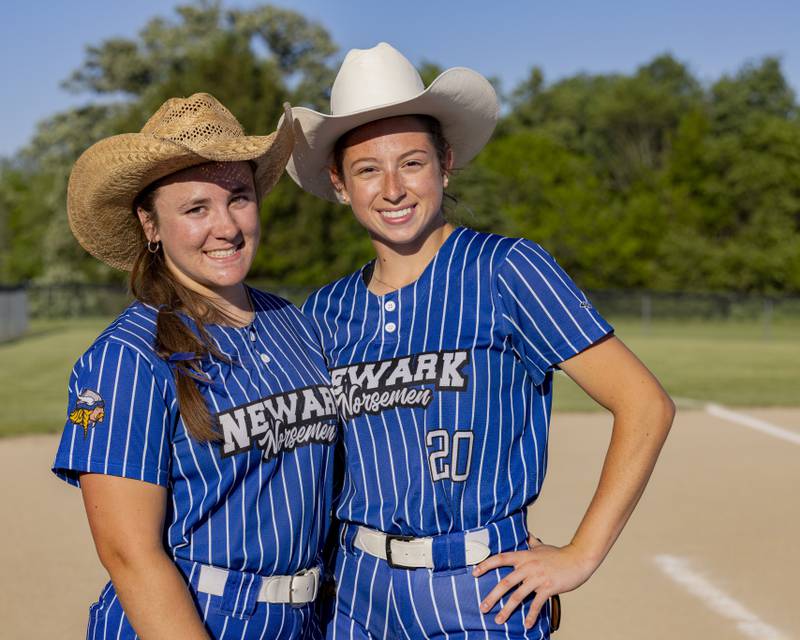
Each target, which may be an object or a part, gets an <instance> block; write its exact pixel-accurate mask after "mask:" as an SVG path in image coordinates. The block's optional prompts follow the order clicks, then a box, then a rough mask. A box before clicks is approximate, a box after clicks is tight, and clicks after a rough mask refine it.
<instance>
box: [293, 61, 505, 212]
mask: <svg viewBox="0 0 800 640" xmlns="http://www.w3.org/2000/svg"><path fill="white" fill-rule="evenodd" d="M498 112H499V105H498V102H497V95H496V93H495V91H494V88H493V87H492V85H491V83H490V82H489V81H488V80H486V78H484V77H483V76H482V75H481V74H479V73H477V72H476V71H473V70H472V69H467V68H465V67H454V68H452V69H448V70H447V71H445V72H443V73H442V74H441V75H439V76H438V77H437V78H436V79H435V80H434V81H433V82H431V84H430V86H428V88H427V89H425V90H424V91H422V92H421V93H419V94H417V95H416V96H414V97H412V98H409V99H408V100H403V101H400V102H394V103H391V104H386V105H381V106H377V107H370V108H368V109H363V110H361V111H354V112H351V113H348V114H345V115H340V116H331V115H326V114H324V113H319V112H318V111H314V110H312V109H307V108H305V107H293V108H292V115H293V117H294V137H295V148H294V151H293V153H292V157H291V158H290V159H289V162H288V164H287V165H286V171H287V172H288V174H289V175H290V176H291V177H292V179H293V180H294V181H295V182H296V183H297V184H298V185H299V186H300V187H301V188H302V189H303V190H305V191H308V192H309V193H312V194H314V195H316V196H319V197H320V198H324V199H325V200H330V201H331V202H339V201H340V200H339V196H338V194H337V192H336V190H335V189H334V188H333V185H332V184H331V181H330V176H329V173H328V169H329V167H330V166H331V157H330V156H331V153H332V151H333V147H334V145H335V144H336V141H337V140H338V139H339V138H340V137H341V136H342V135H344V134H345V133H347V132H348V131H350V130H351V129H355V128H356V127H359V126H361V125H363V124H366V123H368V122H373V121H375V120H381V119H383V118H392V117H395V116H406V115H429V116H431V117H433V118H436V119H437V120H438V121H439V123H440V124H441V127H442V134H443V135H444V137H445V139H446V140H447V142H448V143H449V144H450V147H451V149H452V151H453V167H454V168H456V169H458V168H461V167H463V166H465V165H466V164H467V163H468V162H469V161H470V160H472V158H474V157H475V156H476V155H477V154H478V152H479V151H480V150H481V149H482V148H483V147H484V145H485V144H486V143H487V142H488V141H489V138H490V137H491V135H492V132H493V131H494V128H495V125H496V123H497V116H498ZM281 121H283V119H282V120H281Z"/></svg>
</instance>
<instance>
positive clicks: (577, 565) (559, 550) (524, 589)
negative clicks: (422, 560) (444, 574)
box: [472, 538, 597, 629]
mask: <svg viewBox="0 0 800 640" xmlns="http://www.w3.org/2000/svg"><path fill="white" fill-rule="evenodd" d="M530 546H531V548H530V549H528V550H525V551H508V552H505V553H498V554H496V555H493V556H490V557H489V558H487V559H486V560H484V561H483V562H481V563H480V564H478V565H476V566H475V568H474V569H473V571H472V574H473V575H474V576H475V577H478V576H482V575H483V574H485V573H487V572H488V571H491V570H492V569H497V568H499V567H513V569H514V570H513V571H512V572H511V573H509V574H508V575H507V576H506V577H505V578H503V579H502V580H500V582H498V583H497V585H496V586H495V587H494V588H493V589H492V590H491V591H490V592H489V594H488V595H487V596H486V597H485V598H484V599H483V601H482V602H481V605H480V607H481V611H482V612H483V613H487V612H489V611H491V609H492V608H493V607H494V606H495V605H496V604H497V603H498V602H499V601H500V599H501V598H502V597H503V596H505V595H506V594H507V593H509V592H510V591H512V590H513V592H512V593H511V595H510V596H509V597H508V599H507V600H506V604H505V606H504V607H503V608H502V609H501V610H500V612H499V613H498V614H497V615H496V616H495V619H494V620H495V622H496V623H497V624H503V623H504V622H505V621H506V620H508V618H509V617H510V616H511V614H512V613H513V612H514V611H515V610H516V609H517V607H519V606H520V604H522V602H523V601H524V600H525V598H527V597H528V596H529V595H530V594H532V593H534V594H535V596H534V598H533V602H532V603H531V609H530V611H529V612H528V615H527V616H526V617H525V627H526V628H527V629H530V628H531V627H532V626H533V625H534V624H535V623H536V618H538V617H539V611H540V610H541V608H542V607H543V606H544V603H545V602H547V600H548V599H549V598H550V596H552V595H555V594H557V593H564V592H566V591H572V590H573V589H576V588H578V587H579V586H580V585H582V584H583V583H584V582H586V581H587V580H588V579H589V577H590V576H591V575H592V573H593V572H594V570H595V569H596V568H597V567H596V566H593V563H592V562H587V560H586V558H585V556H584V554H582V553H581V552H580V551H579V550H578V549H577V548H576V547H575V546H573V545H572V544H568V545H566V546H564V547H553V546H551V545H547V544H543V543H542V542H541V541H539V540H537V539H535V538H531V540H530Z"/></svg>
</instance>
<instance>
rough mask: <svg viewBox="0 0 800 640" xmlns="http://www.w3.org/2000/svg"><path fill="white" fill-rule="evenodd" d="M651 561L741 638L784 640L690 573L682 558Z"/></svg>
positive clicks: (751, 614)
mask: <svg viewBox="0 0 800 640" xmlns="http://www.w3.org/2000/svg"><path fill="white" fill-rule="evenodd" d="M653 560H654V562H655V563H656V565H657V566H658V568H659V569H661V571H663V572H664V573H665V574H666V575H667V576H668V577H669V578H671V579H672V580H673V581H674V582H677V583H678V584H679V585H681V586H682V587H683V588H684V589H686V591H688V592H689V593H690V594H692V595H693V596H696V597H697V598H699V599H700V600H702V601H703V603H705V605H706V606H707V607H708V608H709V609H711V610H712V611H714V612H715V613H717V614H719V615H720V616H722V617H723V618H728V619H730V620H733V621H734V622H735V623H736V628H737V629H738V630H739V631H740V632H741V633H742V634H743V635H745V636H747V637H749V638H756V639H757V640H787V637H786V636H785V635H783V633H781V632H780V631H778V629H776V628H775V627H773V626H771V625H769V624H767V623H766V622H764V621H763V620H762V619H761V618H759V617H758V616H757V615H756V614H755V613H753V612H752V611H750V610H749V609H748V608H747V607H745V606H744V605H743V604H742V603H741V602H739V601H738V600H736V599H735V598H733V597H731V596H729V595H728V594H727V593H725V592H724V591H723V590H722V589H720V588H719V587H717V586H716V585H714V584H712V583H711V582H710V581H709V580H708V579H707V578H705V577H704V576H702V575H700V574H699V573H697V572H695V571H693V570H692V569H691V568H690V567H689V561H688V560H687V559H686V558H681V557H679V556H671V555H665V554H662V555H658V556H656V557H655V558H653Z"/></svg>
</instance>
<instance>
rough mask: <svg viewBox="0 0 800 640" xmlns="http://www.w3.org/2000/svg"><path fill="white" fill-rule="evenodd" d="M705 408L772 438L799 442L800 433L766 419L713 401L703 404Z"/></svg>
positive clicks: (714, 414) (717, 415)
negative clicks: (727, 407) (733, 409)
mask: <svg viewBox="0 0 800 640" xmlns="http://www.w3.org/2000/svg"><path fill="white" fill-rule="evenodd" d="M705 410H706V413H708V414H709V415H712V416H714V417H715V418H722V419H723V420H727V421H728V422H735V423H736V424H740V425H742V426H745V427H750V428H751V429H755V430H756V431H760V432H761V433H766V434H767V435H770V436H772V437H774V438H780V439H781V440H785V441H786V442H791V443H792V444H800V433H795V432H794V431H790V430H789V429H784V428H783V427H779V426H777V425H774V424H772V423H771V422H767V421H766V420H760V419H758V418H754V417H753V416H748V415H747V414H744V413H739V412H738V411H732V410H731V409H726V408H725V407H723V406H721V405H718V404H714V403H713V402H712V403H708V404H707V405H706V406H705Z"/></svg>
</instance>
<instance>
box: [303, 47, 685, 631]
mask: <svg viewBox="0 0 800 640" xmlns="http://www.w3.org/2000/svg"><path fill="white" fill-rule="evenodd" d="M497 111H498V105H497V99H496V96H495V93H494V91H493V89H492V87H491V85H490V84H489V83H488V82H487V81H486V80H485V79H484V78H483V77H482V76H480V75H479V74H477V73H475V72H474V71H471V70H469V69H464V68H454V69H449V70H447V71H445V72H444V73H442V74H441V75H440V76H439V77H438V78H436V80H434V81H433V82H432V83H431V85H430V86H429V87H428V88H427V89H426V88H425V87H424V86H423V84H422V81H421V80H420V77H419V75H418V73H417V72H416V70H415V69H414V67H413V66H412V65H411V64H410V62H409V61H408V60H407V59H406V58H404V57H403V56H402V55H401V54H400V53H399V52H397V51H396V50H395V49H393V48H392V47H391V46H389V45H387V44H385V43H381V44H379V45H378V46H376V47H374V48H373V49H368V50H353V51H350V52H349V53H348V54H347V57H346V58H345V60H344V63H343V64H342V67H341V69H340V71H339V73H338V76H337V77H336V81H335V82H334V84H333V89H332V92H331V115H324V114H321V113H317V112H314V111H310V110H308V109H303V108H295V109H293V116H294V130H295V138H296V145H295V150H294V152H293V156H292V158H291V159H290V161H289V164H288V166H287V169H288V171H289V173H290V175H291V176H292V178H293V179H294V180H295V182H297V183H298V184H299V185H300V186H301V187H302V188H303V189H305V190H307V191H309V192H311V193H313V194H316V195H318V196H319V197H321V198H326V199H328V200H333V201H339V202H343V203H347V204H349V205H350V207H351V208H352V210H353V213H354V215H355V216H356V218H357V219H358V221H359V222H360V223H361V225H362V226H363V227H364V229H365V230H366V231H367V233H368V234H369V236H370V239H371V240H372V244H373V246H374V248H375V253H376V258H375V260H374V261H372V262H370V263H369V264H367V265H366V266H364V267H363V268H362V269H360V270H359V271H357V272H356V273H354V274H352V275H350V276H348V277H345V278H342V279H341V280H338V281H336V282H333V283H331V284H329V285H327V286H325V287H323V288H322V289H320V290H319V291H317V292H316V293H314V294H313V295H312V296H311V297H310V298H309V299H308V301H307V302H306V304H305V306H304V311H305V312H306V313H307V314H308V315H309V317H311V318H312V319H313V321H314V322H315V324H316V327H317V329H318V332H319V334H320V336H321V339H322V343H323V348H324V351H325V354H326V356H327V359H328V367H329V368H330V370H331V378H332V385H333V389H334V393H335V395H336V398H337V403H338V406H339V410H340V414H341V415H342V417H343V419H344V422H345V427H344V428H345V436H344V446H345V450H346V460H347V464H346V470H345V478H344V485H343V490H342V492H341V495H340V496H339V498H338V506H337V515H338V518H339V519H340V520H341V521H342V523H343V526H342V529H341V534H340V550H339V553H338V558H337V566H336V587H337V599H336V608H335V612H334V616H333V620H332V622H331V624H330V626H329V627H328V630H327V635H328V637H331V638H351V637H356V638H366V637H387V636H391V637H405V638H421V637H465V636H469V637H472V635H473V634H474V635H475V637H488V636H491V637H495V636H497V637H515V638H521V637H526V638H545V637H548V636H549V634H550V631H551V629H552V627H554V626H555V620H554V618H555V617H556V612H555V611H553V608H554V606H555V604H556V601H555V600H553V599H551V597H552V596H554V595H556V594H559V593H562V592H565V591H570V590H571V589H575V588H576V587H578V586H579V585H580V584H582V583H583V582H584V581H586V580H587V579H588V578H589V576H591V574H592V573H593V572H594V570H595V569H596V568H597V567H598V565H599V564H600V562H601V561H602V560H603V558H604V557H605V555H606V554H607V553H608V550H609V549H610V548H611V545H612V544H613V543H614V541H615V540H616V538H617V536H618V535H619V533H620V531H621V529H622V527H623V525H624V524H625V522H626V521H627V519H628V517H629V516H630V514H631V511H632V510H633V508H634V506H635V504H636V502H637V500H638V498H639V496H640V495H641V493H642V491H643V489H644V486H645V484H646V482H647V480H648V478H649V475H650V472H651V470H652V468H653V465H654V464H655V461H656V457H657V456H658V453H659V451H660V449H661V445H662V443H663V442H664V438H665V437H666V435H667V432H668V429H669V426H670V424H671V421H672V417H673V412H674V408H673V404H672V402H671V401H670V399H669V397H668V396H667V395H666V394H665V393H664V391H663V390H662V388H661V387H660V385H659V384H658V382H657V381H656V379H655V378H654V377H653V376H652V374H651V373H650V372H649V371H648V370H647V369H646V368H645V367H644V366H643V365H642V363H641V362H639V361H638V360H637V359H636V357H635V356H634V355H633V354H632V353H631V352H630V351H628V350H627V349H626V348H625V346H624V345H623V344H622V342H620V341H619V340H618V339H617V338H615V337H614V336H613V333H612V329H611V327H610V326H609V325H608V324H607V323H606V322H605V320H603V318H602V317H601V316H600V315H599V314H598V313H597V312H596V311H595V310H594V309H593V308H592V306H591V304H590V303H589V301H588V300H587V299H586V297H585V296H584V295H583V293H582V292H581V291H580V290H579V289H578V288H577V287H576V286H575V285H574V284H573V282H572V281H571V280H570V279H569V277H568V276H567V275H566V274H565V273H564V272H563V271H562V270H561V269H560V268H559V266H558V265H557V264H556V262H555V261H554V260H553V258H551V257H550V256H549V255H548V254H547V253H546V252H545V251H544V250H543V249H542V248H541V247H539V246H538V245H537V244H535V243H534V242H531V241H528V240H523V239H515V238H506V237H502V236H497V235H492V234H486V233H478V232H476V231H472V230H470V229H467V228H463V227H462V228H454V227H453V226H452V225H451V224H449V223H448V222H447V220H446V218H445V217H444V215H443V213H442V199H443V193H444V189H445V187H447V184H448V181H449V180H450V179H451V172H452V170H453V169H458V168H460V167H463V166H464V165H465V164H466V163H468V162H469V161H470V160H471V159H472V158H473V157H474V156H475V154H477V153H478V152H479V150H480V149H481V148H482V147H483V145H484V144H485V143H486V142H487V141H488V139H489V137H490V135H491V133H492V131H493V129H494V126H495V122H496V118H497ZM556 368H560V369H561V370H563V371H565V372H566V373H567V374H568V375H569V376H570V377H571V378H572V379H573V380H575V381H576V382H577V383H578V384H579V385H580V386H581V387H582V388H583V389H584V390H585V391H586V392H587V393H588V394H589V395H590V396H591V397H592V398H594V399H595V400H596V401H597V402H598V403H600V404H601V405H603V406H604V407H606V408H607V409H609V410H610V411H611V412H612V414H613V416H614V428H613V436H612V439H611V444H610V446H609V449H608V453H607V455H606V460H605V465H604V467H603V472H602V474H601V477H600V480H599V484H598V488H597V492H596V494H595V496H594V498H593V500H592V502H591V504H590V506H589V508H588V510H587V512H586V514H585V515H584V517H583V518H582V520H580V524H579V526H578V527H577V531H576V533H575V535H574V537H573V539H572V540H571V541H569V542H568V543H567V544H565V545H564V546H561V547H558V546H551V545H546V544H542V543H540V542H538V541H537V540H536V538H534V537H532V536H530V538H529V535H528V532H527V528H526V519H525V507H526V506H528V505H529V504H530V503H532V502H533V501H534V500H535V499H536V498H537V496H538V495H539V491H540V487H541V484H542V481H543V479H544V475H545V467H546V463H547V433H548V424H549V416H550V401H551V388H552V387H551V384H552V375H553V371H554V370H555V369H556ZM577 516H578V514H576V522H577Z"/></svg>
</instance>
